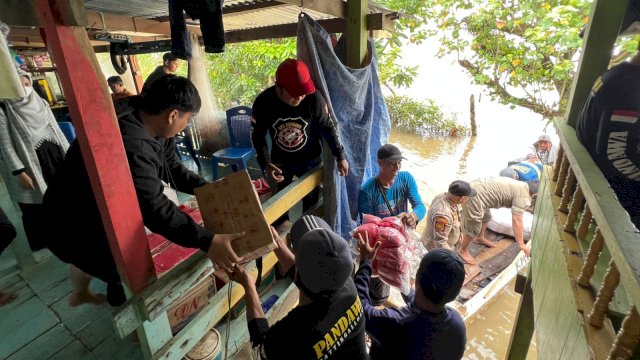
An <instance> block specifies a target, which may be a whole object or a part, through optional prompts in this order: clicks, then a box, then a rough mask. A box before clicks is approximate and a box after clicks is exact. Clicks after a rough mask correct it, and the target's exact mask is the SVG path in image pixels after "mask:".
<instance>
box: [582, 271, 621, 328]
mask: <svg viewBox="0 0 640 360" xmlns="http://www.w3.org/2000/svg"><path fill="white" fill-rule="evenodd" d="M619 283H620V272H619V271H618V267H617V266H616V263H615V262H613V259H612V260H611V261H610V262H609V270H608V271H607V274H606V275H605V277H604V280H603V281H602V287H600V291H598V297H597V298H596V302H595V303H594V304H593V309H591V313H590V314H589V324H591V326H593V327H595V328H598V329H600V328H602V322H603V321H604V317H605V315H606V314H607V311H608V309H609V303H610V302H611V299H613V294H614V293H615V291H616V287H618V284H619Z"/></svg>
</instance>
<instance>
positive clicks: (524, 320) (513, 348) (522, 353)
mask: <svg viewBox="0 0 640 360" xmlns="http://www.w3.org/2000/svg"><path fill="white" fill-rule="evenodd" d="M528 278H529V279H531V272H529V276H528ZM516 314H517V315H516V319H515V321H514V324H513V331H512V332H511V339H510V340H509V347H508V348H507V354H506V356H505V358H506V359H508V360H525V359H526V358H527V354H528V352H529V347H530V345H531V339H532V338H533V331H534V329H535V321H534V318H533V290H532V289H531V282H530V281H526V283H525V286H524V292H523V294H522V296H521V297H520V302H519V303H518V312H517V313H516Z"/></svg>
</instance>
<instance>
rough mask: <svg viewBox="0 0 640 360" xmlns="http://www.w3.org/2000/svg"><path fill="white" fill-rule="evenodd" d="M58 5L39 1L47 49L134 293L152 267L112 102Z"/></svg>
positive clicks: (80, 35)
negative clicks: (61, 20) (63, 21)
mask: <svg viewBox="0 0 640 360" xmlns="http://www.w3.org/2000/svg"><path fill="white" fill-rule="evenodd" d="M61 3H63V1H62V0H38V1H37V5H38V6H37V8H38V13H39V16H40V19H41V24H42V27H43V28H44V29H45V33H46V42H47V47H48V48H49V49H50V51H51V54H52V55H53V58H54V59H55V60H56V66H57V67H58V73H59V74H60V80H61V82H62V85H63V87H64V93H65V95H66V99H67V102H68V104H69V110H70V111H71V114H72V117H73V124H74V125H75V127H76V132H77V134H78V144H79V145H80V149H81V151H82V156H83V158H84V163H85V166H86V168H87V173H88V174H89V179H90V181H91V187H92V189H93V193H94V195H95V198H96V202H97V204H98V208H99V209H100V215H101V217H102V223H103V224H104V225H105V232H106V235H107V238H108V240H109V246H110V248H111V252H112V254H113V257H114V260H115V263H116V266H117V268H118V272H119V273H120V277H121V278H122V280H123V282H124V283H125V284H126V285H127V286H128V287H129V288H131V289H132V290H133V291H134V293H138V292H139V291H141V290H142V289H143V288H144V286H145V285H146V284H147V281H148V280H150V278H151V276H152V275H153V262H152V260H151V254H150V251H149V243H148V242H147V241H146V239H147V237H146V234H145V232H144V226H143V222H142V215H141V213H140V206H139V205H138V198H137V196H136V192H135V189H134V187H133V181H132V180H131V171H130V170H129V165H128V163H127V157H126V154H125V152H124V146H123V144H122V137H121V136H120V130H119V128H118V123H117V119H116V114H115V111H114V109H113V102H112V101H111V97H110V96H109V93H108V91H107V85H106V82H105V81H104V78H102V75H98V74H100V73H101V70H100V65H99V64H98V60H97V58H96V56H95V53H94V52H93V47H92V46H91V43H90V42H89V38H88V36H87V32H86V30H85V28H84V27H74V26H62V25H58V19H57V18H56V14H57V13H58V12H59V9H58V6H63V7H64V6H66V5H64V4H61ZM81 4H82V3H80V5H81ZM82 11H84V9H83V10H82Z"/></svg>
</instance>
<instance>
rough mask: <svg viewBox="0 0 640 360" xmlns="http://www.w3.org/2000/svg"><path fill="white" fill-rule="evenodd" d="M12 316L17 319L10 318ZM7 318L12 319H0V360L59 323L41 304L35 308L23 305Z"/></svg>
mask: <svg viewBox="0 0 640 360" xmlns="http://www.w3.org/2000/svg"><path fill="white" fill-rule="evenodd" d="M34 299H37V298H34ZM14 314H15V315H16V317H17V318H16V317H14V316H12V315H14ZM9 316H12V319H5V318H4V316H3V317H2V328H0V339H2V341H0V359H4V358H6V357H8V356H9V355H11V354H13V353H14V352H16V351H18V350H19V349H21V348H22V347H23V346H25V345H27V344H28V343H30V342H31V341H33V340H35V339H37V338H38V337H39V336H40V335H42V334H44V333H45V332H46V331H47V330H49V329H51V328H52V327H53V326H55V325H56V324H58V323H59V319H58V318H57V317H56V316H55V314H54V313H53V312H52V311H51V310H49V309H47V308H46V306H44V304H42V302H40V304H39V306H36V307H32V306H31V304H25V306H24V307H21V308H20V311H15V312H14V313H13V314H10V315H9ZM6 326H9V327H6Z"/></svg>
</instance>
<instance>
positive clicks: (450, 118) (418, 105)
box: [385, 95, 469, 137]
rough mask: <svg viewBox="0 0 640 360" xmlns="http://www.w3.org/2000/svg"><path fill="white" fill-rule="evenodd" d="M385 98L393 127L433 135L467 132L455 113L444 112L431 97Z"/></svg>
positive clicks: (393, 96) (423, 134)
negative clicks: (421, 98) (422, 98)
mask: <svg viewBox="0 0 640 360" xmlns="http://www.w3.org/2000/svg"><path fill="white" fill-rule="evenodd" d="M385 100H386V102H387V107H388V108H389V116H390V117H391V126H392V127H393V128H394V129H399V130H403V131H407V132H413V133H416V134H419V135H422V136H434V137H442V136H467V135H468V134H469V128H468V127H467V126H463V125H460V124H459V123H458V121H457V116H456V114H452V113H450V114H445V113H444V112H442V110H440V108H439V107H438V105H436V103H435V102H434V101H433V100H431V99H426V100H424V101H420V100H415V99H412V98H410V97H408V96H399V95H392V96H387V97H385Z"/></svg>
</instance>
